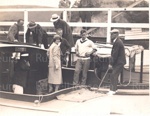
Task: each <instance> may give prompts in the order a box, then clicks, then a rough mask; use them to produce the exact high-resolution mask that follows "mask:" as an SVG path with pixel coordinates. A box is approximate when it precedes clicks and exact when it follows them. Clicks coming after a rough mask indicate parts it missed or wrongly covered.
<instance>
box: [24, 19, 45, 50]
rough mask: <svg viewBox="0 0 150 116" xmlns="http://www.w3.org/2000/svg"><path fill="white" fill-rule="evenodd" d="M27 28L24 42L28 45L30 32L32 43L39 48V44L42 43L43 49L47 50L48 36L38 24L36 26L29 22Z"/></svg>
mask: <svg viewBox="0 0 150 116" xmlns="http://www.w3.org/2000/svg"><path fill="white" fill-rule="evenodd" d="M27 26H28V29H27V32H26V42H27V43H30V40H29V38H30V32H32V36H33V41H34V42H35V43H36V45H37V46H39V47H40V44H42V43H43V44H44V48H45V49H48V35H47V33H46V31H45V30H44V29H43V28H42V27H41V26H40V25H39V24H36V23H35V22H33V21H31V22H29V24H28V25H27Z"/></svg>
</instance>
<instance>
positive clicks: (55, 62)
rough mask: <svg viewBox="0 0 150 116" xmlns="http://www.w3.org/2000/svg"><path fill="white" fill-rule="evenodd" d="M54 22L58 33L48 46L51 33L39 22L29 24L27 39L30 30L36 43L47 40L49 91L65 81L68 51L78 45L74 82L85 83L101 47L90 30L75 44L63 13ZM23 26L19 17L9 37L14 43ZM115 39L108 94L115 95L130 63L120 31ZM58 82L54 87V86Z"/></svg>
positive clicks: (113, 34) (76, 47)
mask: <svg viewBox="0 0 150 116" xmlns="http://www.w3.org/2000/svg"><path fill="white" fill-rule="evenodd" d="M50 21H52V22H53V24H54V27H55V30H56V34H55V35H54V37H53V40H52V43H51V44H50V45H49V46H48V45H47V44H46V43H47V39H46V38H47V36H48V35H47V34H46V32H45V31H44V30H43V29H42V27H41V26H40V25H39V24H36V23H35V22H33V21H32V22H30V23H29V24H28V30H27V32H26V39H27V42H28V41H29V36H30V32H32V34H33V38H34V39H35V40H34V41H36V44H37V45H38V46H39V44H40V43H42V42H43V43H44V47H45V48H46V49H47V55H48V57H49V65H48V67H49V73H48V83H49V92H52V91H57V90H58V89H59V86H60V84H62V83H63V79H62V69H61V67H62V62H63V60H62V59H63V58H64V57H65V55H66V54H69V53H70V50H71V47H73V46H75V52H76V56H77V58H78V59H77V62H76V65H75V71H74V77H73V85H80V84H81V85H85V84H86V80H87V72H88V70H89V67H90V62H91V60H90V59H91V56H92V55H95V53H96V51H97V49H96V46H95V44H94V43H93V41H91V40H90V39H88V34H87V30H86V29H82V30H81V31H80V35H81V38H80V39H78V40H77V41H76V42H75V44H74V39H73V36H72V31H71V28H70V26H69V25H68V24H67V23H66V22H65V21H63V20H62V19H61V18H60V16H59V15H57V14H53V15H52V17H51V19H50ZM22 25H23V20H21V19H20V20H18V21H17V24H14V25H13V26H11V27H10V29H9V32H8V36H7V39H8V40H9V41H12V42H19V39H18V37H17V36H18V35H19V34H18V33H19V28H20V26H22ZM110 33H111V39H112V43H113V47H112V51H111V57H110V64H109V66H108V68H109V69H112V74H111V78H110V82H111V84H110V91H109V92H108V94H111V95H112V94H115V93H116V92H117V84H118V76H119V74H120V73H121V72H122V70H123V66H124V65H125V64H126V58H125V50H124V44H123V42H122V40H121V39H120V38H119V30H117V29H113V30H112V31H111V32H110ZM81 70H82V79H81V82H79V75H80V72H81ZM53 85H54V88H53Z"/></svg>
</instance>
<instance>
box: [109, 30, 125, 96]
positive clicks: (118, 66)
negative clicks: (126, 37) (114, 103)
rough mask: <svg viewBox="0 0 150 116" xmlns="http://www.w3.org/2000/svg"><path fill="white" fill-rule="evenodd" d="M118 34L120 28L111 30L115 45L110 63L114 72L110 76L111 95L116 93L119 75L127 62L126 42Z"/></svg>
mask: <svg viewBox="0 0 150 116" xmlns="http://www.w3.org/2000/svg"><path fill="white" fill-rule="evenodd" d="M118 36H119V30H117V29H113V30H112V31H111V39H112V41H113V47H112V51H111V58H110V64H109V68H110V69H112V74H111V77H110V91H109V92H108V94H109V95H113V94H115V93H116V91H117V84H118V76H119V74H120V73H121V72H122V70H123V67H124V65H125V64H126V57H125V49H124V44H123V42H122V40H121V39H120V38H119V37H118Z"/></svg>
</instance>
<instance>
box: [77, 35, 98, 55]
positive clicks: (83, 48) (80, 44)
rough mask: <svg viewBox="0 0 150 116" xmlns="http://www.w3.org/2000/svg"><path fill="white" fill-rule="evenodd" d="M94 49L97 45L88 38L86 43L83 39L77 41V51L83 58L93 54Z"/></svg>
mask: <svg viewBox="0 0 150 116" xmlns="http://www.w3.org/2000/svg"><path fill="white" fill-rule="evenodd" d="M93 49H96V45H95V44H94V43H93V41H91V40H89V39H88V38H86V39H85V40H84V41H83V40H82V38H81V39H79V40H77V41H76V44H75V51H77V52H78V54H79V56H81V57H85V56H86V55H85V54H86V53H87V52H92V50H93Z"/></svg>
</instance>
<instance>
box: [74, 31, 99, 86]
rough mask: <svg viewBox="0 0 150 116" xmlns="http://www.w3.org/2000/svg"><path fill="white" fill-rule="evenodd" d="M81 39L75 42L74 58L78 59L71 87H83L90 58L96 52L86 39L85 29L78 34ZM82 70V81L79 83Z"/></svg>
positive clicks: (93, 45)
mask: <svg viewBox="0 0 150 116" xmlns="http://www.w3.org/2000/svg"><path fill="white" fill-rule="evenodd" d="M80 34H81V36H82V38H81V39H79V40H77V41H76V44H75V51H76V56H77V57H78V59H77V62H76V65H75V72H74V78H73V85H79V84H81V85H85V84H86V80H87V72H88V70H89V67H90V61H91V60H90V56H91V55H92V54H93V53H94V52H96V51H97V50H96V47H95V44H94V43H93V42H92V41H91V40H89V39H88V38H87V32H86V30H85V29H83V30H81V32H80ZM81 70H82V79H81V83H79V75H80V72H81Z"/></svg>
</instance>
